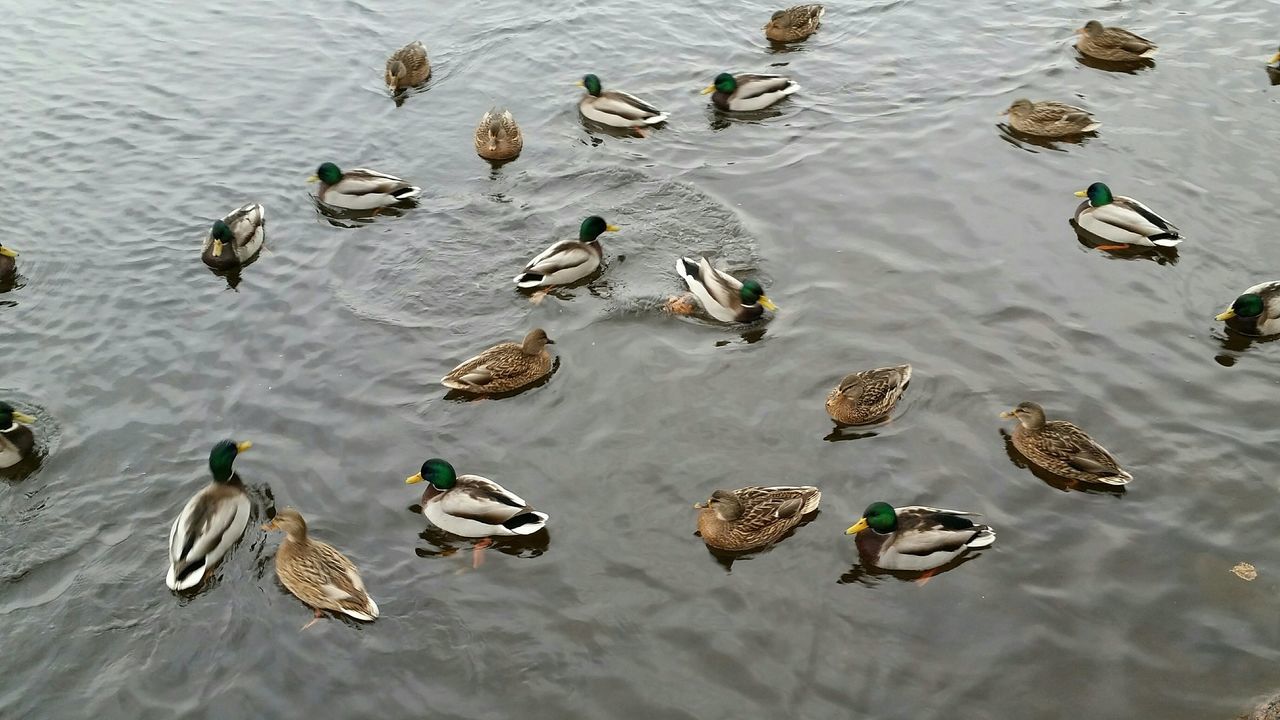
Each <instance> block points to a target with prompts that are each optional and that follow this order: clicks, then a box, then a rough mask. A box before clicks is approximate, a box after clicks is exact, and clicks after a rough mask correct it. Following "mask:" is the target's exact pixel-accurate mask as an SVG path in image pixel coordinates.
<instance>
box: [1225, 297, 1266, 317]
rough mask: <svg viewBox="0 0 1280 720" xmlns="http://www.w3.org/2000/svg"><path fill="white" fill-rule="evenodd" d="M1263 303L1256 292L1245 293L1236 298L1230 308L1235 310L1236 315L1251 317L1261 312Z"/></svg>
mask: <svg viewBox="0 0 1280 720" xmlns="http://www.w3.org/2000/svg"><path fill="white" fill-rule="evenodd" d="M1263 306H1264V303H1263V302H1262V296H1261V295H1259V294H1258V293H1246V294H1244V295H1241V296H1240V297H1238V298H1236V301H1235V302H1233V303H1231V309H1232V310H1234V311H1235V313H1236V317H1242V318H1251V317H1257V316H1259V315H1261V314H1262V309H1263Z"/></svg>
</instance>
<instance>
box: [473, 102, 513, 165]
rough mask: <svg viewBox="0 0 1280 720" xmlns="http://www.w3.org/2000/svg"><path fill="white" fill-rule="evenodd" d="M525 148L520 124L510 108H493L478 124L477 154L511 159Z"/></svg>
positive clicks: (491, 157)
mask: <svg viewBox="0 0 1280 720" xmlns="http://www.w3.org/2000/svg"><path fill="white" fill-rule="evenodd" d="M522 149H524V138H523V137H521V136H520V126H519V125H517V124H516V119H515V118H514V117H512V116H511V111H510V110H499V109H497V108H492V109H490V110H488V111H486V112H485V114H484V117H482V118H480V124H479V125H477V126H476V154H477V155H479V156H480V157H482V158H484V159H485V160H511V159H513V158H515V157H516V156H517V155H519V154H520V151H521V150H522Z"/></svg>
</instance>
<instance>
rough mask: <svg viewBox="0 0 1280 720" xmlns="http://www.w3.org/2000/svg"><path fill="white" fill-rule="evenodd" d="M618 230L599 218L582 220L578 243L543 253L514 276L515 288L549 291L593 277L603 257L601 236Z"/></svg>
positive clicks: (556, 246)
mask: <svg viewBox="0 0 1280 720" xmlns="http://www.w3.org/2000/svg"><path fill="white" fill-rule="evenodd" d="M617 231H618V228H617V227H616V226H614V225H610V224H609V223H607V222H605V221H604V218H602V217H600V216H599V215H592V216H591V217H589V218H587V219H585V220H583V221H582V224H581V225H580V226H578V239H577V240H561V241H560V242H557V243H554V244H553V245H552V246H551V247H549V248H547V249H546V250H543V251H542V252H541V253H539V254H538V256H537V257H535V258H534V259H532V260H530V261H529V264H527V265H525V266H524V272H522V273H520V274H519V275H517V276H516V277H515V284H516V287H522V288H535V287H543V288H547V289H550V288H551V287H552V286H553V285H571V284H573V283H576V282H578V281H579V280H582V279H584V278H587V277H590V276H591V274H592V273H594V272H595V271H596V270H597V269H598V268H599V267H600V259H601V258H602V257H603V255H604V251H603V249H601V247H600V240H599V238H600V234H601V233H606V232H617Z"/></svg>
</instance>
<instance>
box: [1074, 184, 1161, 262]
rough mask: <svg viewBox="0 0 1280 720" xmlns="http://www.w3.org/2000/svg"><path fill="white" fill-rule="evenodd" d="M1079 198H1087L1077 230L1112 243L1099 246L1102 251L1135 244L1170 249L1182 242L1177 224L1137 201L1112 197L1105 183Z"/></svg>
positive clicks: (1077, 219)
mask: <svg viewBox="0 0 1280 720" xmlns="http://www.w3.org/2000/svg"><path fill="white" fill-rule="evenodd" d="M1076 197H1082V198H1086V199H1085V201H1084V202H1082V203H1080V205H1079V206H1078V207H1077V208H1076V214H1075V223H1076V227H1078V228H1080V229H1081V230H1083V231H1085V232H1086V233H1088V234H1090V235H1093V236H1095V237H1097V238H1099V239H1100V240H1103V241H1104V242H1106V243H1110V244H1106V245H1099V246H1098V249H1099V250H1122V249H1125V248H1128V247H1129V246H1131V245H1137V246H1142V247H1166V248H1168V247H1175V246H1176V245H1178V244H1179V243H1181V242H1182V235H1181V234H1180V231H1179V230H1178V228H1177V227H1176V226H1175V225H1174V224H1173V223H1171V222H1169V221H1168V220H1165V219H1164V218H1162V217H1160V216H1159V215H1157V214H1156V213H1155V211H1154V210H1152V209H1151V208H1149V207H1147V206H1146V205H1143V204H1142V203H1140V202H1138V201H1137V200H1134V199H1133V198H1129V197H1124V196H1123V195H1112V194H1111V188H1109V187H1107V186H1106V184H1104V183H1100V182H1096V183H1093V184H1092V185H1090V186H1089V187H1088V189H1085V190H1080V191H1079V192H1077V193H1076Z"/></svg>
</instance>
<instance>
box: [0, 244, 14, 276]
mask: <svg viewBox="0 0 1280 720" xmlns="http://www.w3.org/2000/svg"><path fill="white" fill-rule="evenodd" d="M16 257H18V253H17V251H15V250H11V249H10V248H7V247H5V246H4V245H0V282H8V281H9V280H12V279H13V276H14V275H15V274H17V272H18V263H16V262H14V258H16Z"/></svg>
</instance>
